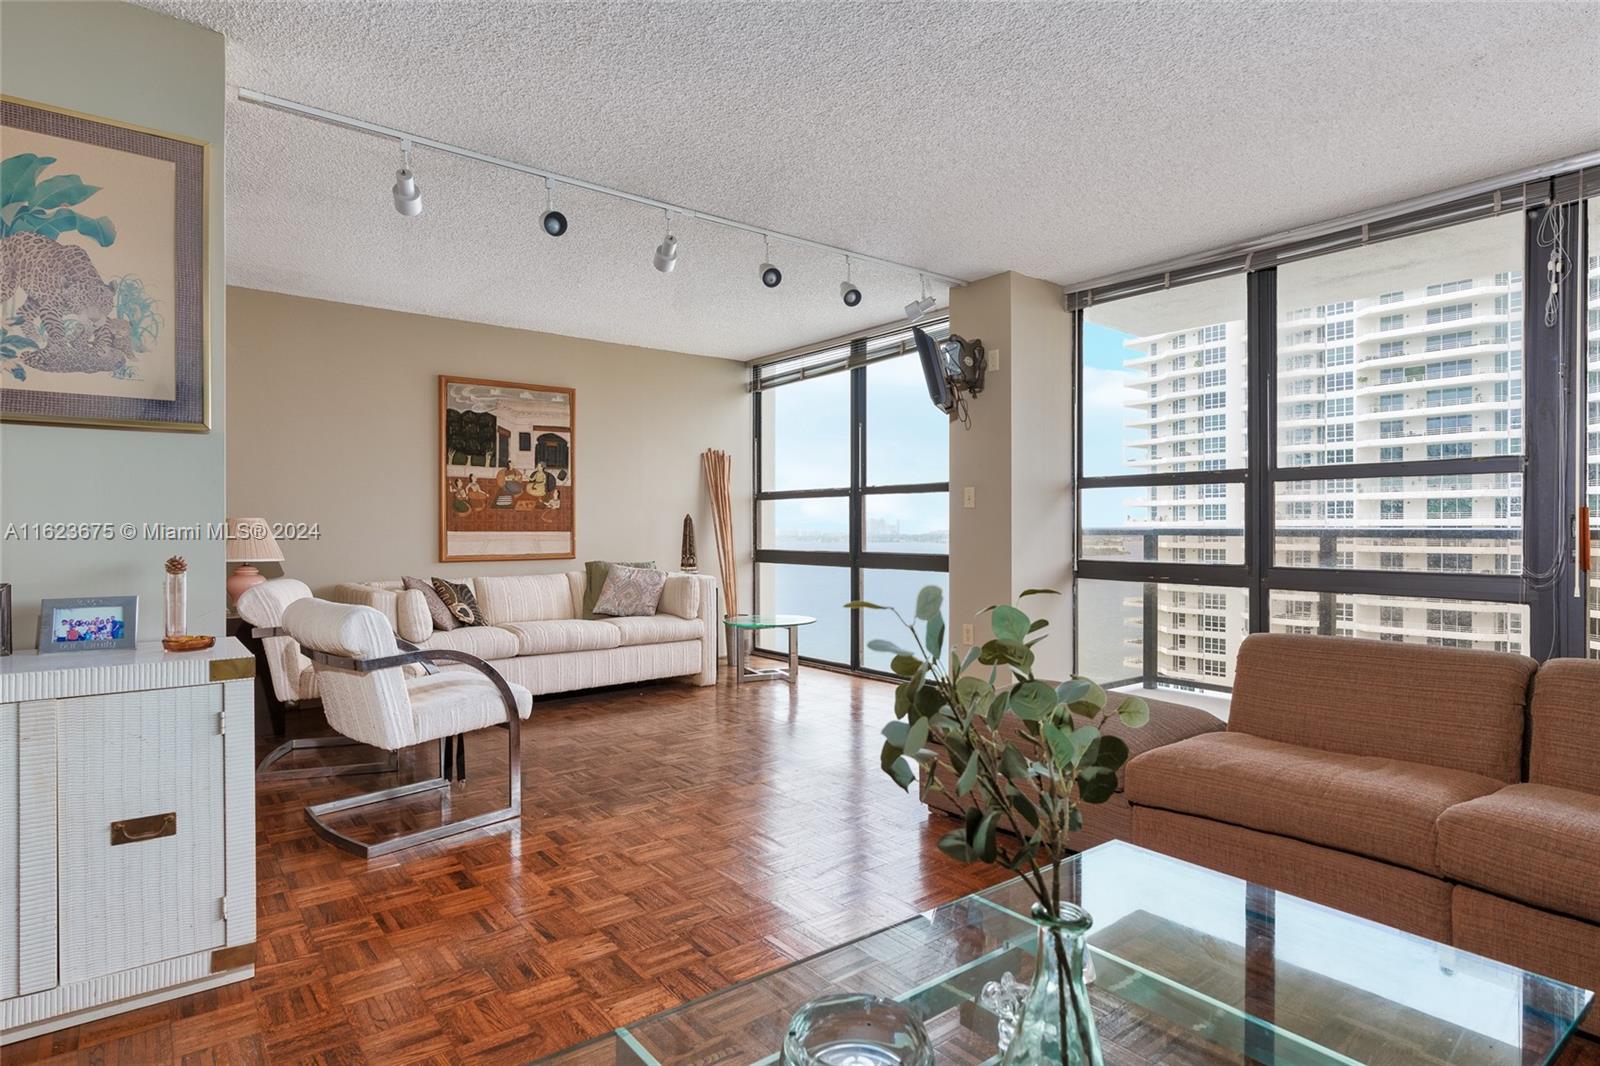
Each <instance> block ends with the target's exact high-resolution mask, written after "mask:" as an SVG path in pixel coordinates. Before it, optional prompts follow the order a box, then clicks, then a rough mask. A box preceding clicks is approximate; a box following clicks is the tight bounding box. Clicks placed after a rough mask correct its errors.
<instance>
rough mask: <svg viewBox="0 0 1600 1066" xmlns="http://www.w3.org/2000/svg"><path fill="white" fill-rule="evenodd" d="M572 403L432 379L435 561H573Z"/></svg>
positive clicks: (509, 388) (561, 397) (569, 394)
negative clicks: (435, 397) (435, 404)
mask: <svg viewBox="0 0 1600 1066" xmlns="http://www.w3.org/2000/svg"><path fill="white" fill-rule="evenodd" d="M573 397H574V391H573V390H572V389H568V388H562V387H561V386H558V385H519V384H516V383H515V382H510V381H484V380H481V379H479V378H455V377H446V376H444V375H440V377H439V468H440V469H439V561H440V562H446V563H454V562H468V561H476V560H484V559H573V558H576V557H577V540H576V530H575V522H574V519H575V518H576V506H575V500H574V497H573V468H572V461H573V429H574V421H573Z"/></svg>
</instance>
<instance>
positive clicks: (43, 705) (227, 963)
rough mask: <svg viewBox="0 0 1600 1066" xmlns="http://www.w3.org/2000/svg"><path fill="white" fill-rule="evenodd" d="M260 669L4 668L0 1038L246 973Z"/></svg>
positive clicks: (178, 659) (92, 657)
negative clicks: (257, 673)
mask: <svg viewBox="0 0 1600 1066" xmlns="http://www.w3.org/2000/svg"><path fill="white" fill-rule="evenodd" d="M254 666H255V663H254V660H253V659H252V658H251V656H250V653H249V652H248V651H246V650H245V648H244V646H243V645H241V644H240V643H239V642H238V641H237V640H234V639H232V638H225V639H222V640H219V641H218V642H217V644H216V647H214V648H212V649H210V650H209V651H203V652H190V653H187V654H168V653H166V652H164V651H162V649H161V645H160V644H151V645H148V646H146V645H140V646H139V647H138V648H135V649H131V650H125V651H105V652H78V653H67V654H55V655H39V654H38V653H36V652H19V653H17V654H16V655H12V656H9V657H6V658H0V1043H10V1042H12V1041H15V1040H21V1039H24V1038H26V1037H29V1036H34V1035H37V1034H39V1033H43V1032H49V1031H50V1030H52V1029H59V1028H62V1027H64V1026H68V1025H76V1024H78V1023H80V1022H85V1021H89V1020H91V1019H94V1018H99V1017H103V1016H105V1015H108V1014H115V1013H118V1012H120V1011H124V1010H131V1009H133V1008H135V1007H139V1006H143V1005H145V1004H147V1003H153V1002H156V1001H159V1000H163V999H171V998H173V997H175V996H181V995H185V994H187V993H189V992H195V991H199V990H201V989H204V988H211V987H214V986H216V985H220V984H226V983H228V982H230V981H239V980H244V979H246V978H248V977H250V976H252V975H253V974H254V972H255V912H256V907H255V773H254V770H255V768H254V759H253V754H254V750H253V749H254V730H255V722H254V717H255V714H254V711H255V708H254V699H255V688H254V680H253V678H254Z"/></svg>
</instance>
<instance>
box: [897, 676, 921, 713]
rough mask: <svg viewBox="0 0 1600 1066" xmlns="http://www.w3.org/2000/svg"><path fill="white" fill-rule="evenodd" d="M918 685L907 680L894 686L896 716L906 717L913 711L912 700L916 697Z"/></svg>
mask: <svg viewBox="0 0 1600 1066" xmlns="http://www.w3.org/2000/svg"><path fill="white" fill-rule="evenodd" d="M916 693H917V689H916V686H915V685H913V684H911V682H909V681H907V682H906V683H905V684H903V685H896V686H895V688H894V716H895V717H896V718H904V717H905V716H906V715H908V714H910V713H911V701H912V700H913V699H914V698H915V697H916Z"/></svg>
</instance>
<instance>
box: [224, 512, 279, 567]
mask: <svg viewBox="0 0 1600 1066" xmlns="http://www.w3.org/2000/svg"><path fill="white" fill-rule="evenodd" d="M227 552H228V555H227V560H228V562H230V563H281V562H283V549H282V548H280V547H278V542H277V541H276V540H273V539H272V527H271V526H269V525H267V522H266V519H264V518H230V519H228V546H227Z"/></svg>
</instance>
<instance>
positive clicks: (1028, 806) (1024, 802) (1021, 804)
mask: <svg viewBox="0 0 1600 1066" xmlns="http://www.w3.org/2000/svg"><path fill="white" fill-rule="evenodd" d="M1009 795H1010V796H1011V806H1012V807H1013V808H1015V809H1016V812H1017V813H1018V814H1020V815H1022V818H1023V820H1024V821H1025V822H1027V823H1028V824H1029V825H1030V826H1032V827H1033V828H1035V829H1037V828H1039V809H1038V808H1037V807H1035V806H1034V805H1033V801H1032V800H1030V799H1029V798H1028V797H1027V796H1026V795H1024V794H1023V792H1022V790H1021V789H1020V788H1015V787H1013V788H1012V789H1011V790H1010V792H1009Z"/></svg>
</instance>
